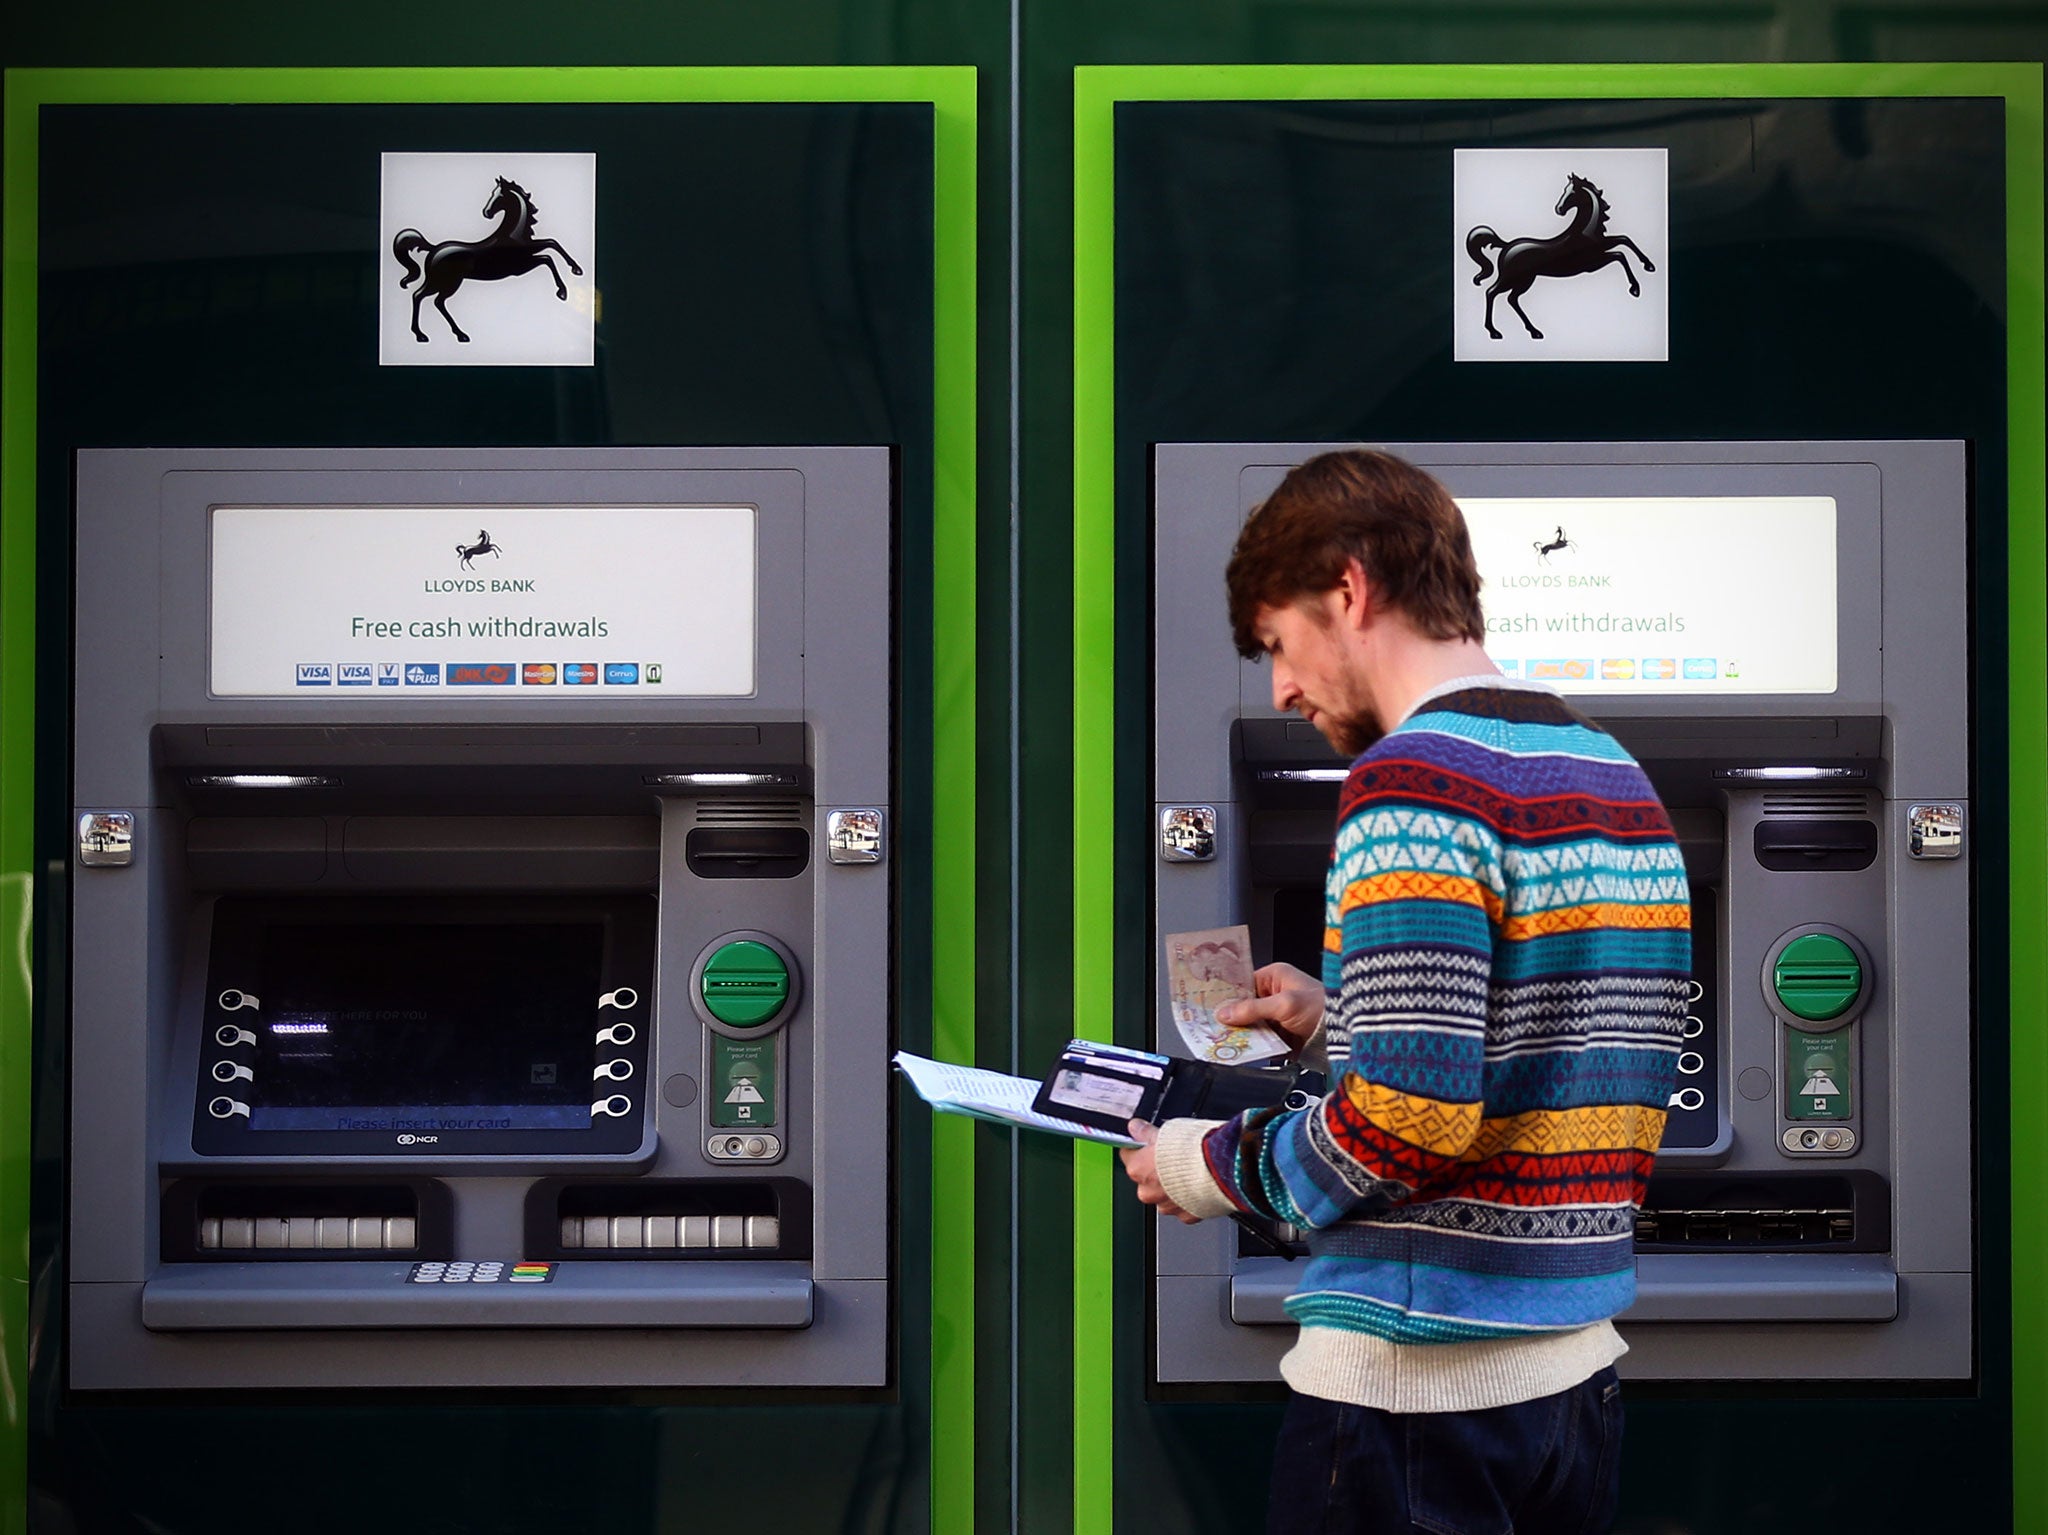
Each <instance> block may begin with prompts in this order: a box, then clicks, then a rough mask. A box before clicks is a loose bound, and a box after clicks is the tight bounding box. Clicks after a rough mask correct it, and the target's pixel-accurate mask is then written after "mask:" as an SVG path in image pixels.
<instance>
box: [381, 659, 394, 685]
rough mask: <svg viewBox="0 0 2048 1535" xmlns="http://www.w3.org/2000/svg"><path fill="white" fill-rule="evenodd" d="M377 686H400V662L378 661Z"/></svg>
mask: <svg viewBox="0 0 2048 1535" xmlns="http://www.w3.org/2000/svg"><path fill="white" fill-rule="evenodd" d="M377 686H378V687H380V688H395V687H397V686H398V663H397V662H396V661H379V662H378V663H377Z"/></svg>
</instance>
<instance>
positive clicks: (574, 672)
mask: <svg viewBox="0 0 2048 1535" xmlns="http://www.w3.org/2000/svg"><path fill="white" fill-rule="evenodd" d="M562 682H563V684H564V685H565V686H568V687H572V688H587V687H595V686H596V685H597V663H596V662H595V661H564V662H563V663H562Z"/></svg>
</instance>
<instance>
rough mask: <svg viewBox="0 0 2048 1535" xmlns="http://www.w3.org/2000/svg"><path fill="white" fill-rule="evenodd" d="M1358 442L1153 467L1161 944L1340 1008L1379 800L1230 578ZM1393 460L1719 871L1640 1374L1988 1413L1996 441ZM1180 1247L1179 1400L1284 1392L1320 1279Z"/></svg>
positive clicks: (1253, 448) (1229, 1232)
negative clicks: (1228, 568) (1216, 956)
mask: <svg viewBox="0 0 2048 1535" xmlns="http://www.w3.org/2000/svg"><path fill="white" fill-rule="evenodd" d="M1334 446H1345V445H1343V444H1327V445H1302V444H1281V445H1271V444H1168V445H1161V446H1159V447H1158V448H1156V450H1155V459H1154V465H1153V468H1154V487H1153V488H1154V498H1155V499H1154V513H1155V520H1156V521H1155V538H1154V540H1153V543H1154V550H1155V554H1154V559H1155V564H1154V570H1153V578H1154V583H1155V585H1154V593H1155V601H1154V624H1155V628H1154V637H1155V641H1156V644H1155V675H1156V689H1157V691H1156V695H1155V700H1154V715H1153V718H1154V741H1153V746H1154V752H1153V789H1154V797H1155V802H1156V803H1155V810H1156V813H1157V817H1158V827H1159V830H1160V833H1161V835H1160V840H1159V845H1158V852H1157V858H1156V861H1155V864H1154V879H1153V894H1154V900H1155V908H1154V909H1155V914H1156V931H1157V932H1160V933H1165V932H1177V931H1185V930H1191V929H1199V928H1212V927H1218V926H1223V925H1227V924H1232V923H1237V922H1245V923H1248V924H1249V926H1250V928H1251V932H1252V943H1253V950H1254V954H1255V957H1256V958H1257V959H1258V961H1259V962H1260V963H1264V962H1266V961H1268V960H1272V959H1283V960H1289V961H1291V962H1292V963H1294V964H1296V965H1299V966H1301V967H1302V968H1303V969H1305V970H1307V971H1309V972H1310V973H1311V974H1315V973H1318V972H1319V968H1320V966H1319V955H1320V944H1321V928H1322V909H1323V908H1322V901H1323V872H1324V868H1325V865H1326V861H1327V858H1328V853H1329V845H1330V836H1331V833H1332V830H1333V829H1334V825H1335V820H1336V802H1337V787H1338V785H1339V784H1340V783H1341V782H1342V780H1343V778H1344V774H1345V764H1344V763H1343V762H1342V761H1340V760H1339V759H1338V758H1337V757H1336V756H1335V755H1334V754H1333V753H1332V751H1331V749H1330V748H1329V747H1328V746H1327V745H1326V744H1325V743H1324V742H1323V740H1322V738H1321V737H1320V736H1318V735H1317V734H1316V733H1315V731H1314V730H1313V729H1312V728H1311V727H1310V726H1309V725H1307V724H1306V723H1304V722H1302V721H1299V720H1297V719H1294V718H1292V717H1283V716H1280V715H1277V714H1276V713H1275V712H1274V710H1273V708H1272V704H1271V684H1270V678H1269V676H1268V673H1267V671H1266V668H1265V667H1264V666H1263V665H1262V664H1259V663H1256V662H1245V661H1242V660H1240V658H1239V657H1238V656H1237V654H1236V653H1235V651H1234V650H1233V649H1232V646H1231V642H1230V635H1229V631H1228V626H1227V624H1226V622H1225V620H1224V616H1223V604H1222V591H1221V572H1222V570H1223V568H1224V565H1225V563H1226V561H1227V559H1228V557H1229V553H1230V549H1231V546H1232V543H1233V541H1234V539H1235V537H1236V533H1237V529H1238V527H1239V525H1240V524H1241V523H1242V522H1243V519H1244V517H1245V515H1246V514H1247V513H1248V512H1249V511H1250V510H1251V509H1252V508H1253V507H1254V506H1256V505H1257V504H1258V503H1259V501H1260V500H1262V499H1263V498H1264V497H1265V496H1266V495H1267V494H1268V493H1269V492H1270V491H1271V490H1272V489H1273V488H1274V487H1275V486H1276V485H1277V484H1278V483H1279V481H1280V479H1281V477H1282V475H1284V474H1285V472H1286V471H1287V469H1288V468H1290V467H1291V466H1293V465H1294V464H1297V463H1300V462H1301V461H1303V460H1304V459H1306V458H1309V457H1311V456H1313V455H1314V454H1316V453H1319V452H1322V451H1325V448H1326V447H1334ZM1385 446H1386V447H1388V448H1389V449H1390V450H1391V451H1393V452H1395V453H1398V454H1400V455H1401V456H1402V457H1404V458H1407V459H1410V460H1411V461H1413V462H1415V463H1418V464H1420V465H1422V466H1423V467H1425V468H1427V469H1428V470H1430V471H1431V472H1432V473H1433V474H1435V475H1436V476H1437V477H1438V478H1440V479H1441V480H1442V481H1443V482H1444V483H1445V484H1446V485H1447V486H1448V487H1449V488H1450V490H1451V492H1452V494H1453V495H1454V496H1455V497H1456V498H1457V499H1458V501H1459V503H1460V505H1461V506H1462V507H1463V508H1464V511H1465V513H1466V518H1467V523H1468V526H1469V527H1470V529H1471V532H1472V536H1473V544H1474V550H1475V553H1476V555H1477V557H1478V563H1479V568H1480V573H1481V576H1482V578H1483V580H1484V587H1483V591H1482V599H1483V602H1484V606H1485V611H1486V619H1487V629H1488V649H1489V652H1490V653H1491V654H1492V655H1493V656H1494V658H1495V659H1496V660H1497V661H1498V662H1499V663H1500V665H1501V667H1502V670H1503V671H1504V672H1506V673H1507V674H1508V675H1510V676H1522V677H1527V678H1534V679H1537V680H1542V681H1547V682H1550V683H1552V684H1553V685H1555V686H1556V687H1557V688H1558V689H1559V691H1560V692H1562V693H1563V694H1564V695H1565V696H1566V697H1567V698H1568V699H1569V700H1570V701H1571V702H1572V703H1573V704H1574V705H1576V706H1577V707H1578V708H1580V709H1581V710H1583V711H1585V712H1586V713H1587V714H1589V715H1591V716H1592V717H1594V718H1595V719H1597V720H1598V721H1600V722H1601V723H1602V724H1603V725H1605V726H1606V727H1607V728H1608V729H1610V730H1611V731H1613V733H1614V734H1615V735H1616V736H1617V738H1618V739H1620V741H1621V742H1622V743H1623V744H1624V745H1625V746H1627V747H1628V748H1629V750H1630V751H1631V752H1633V753H1634V754H1635V755H1636V757H1637V758H1638V759H1639V760H1640V761H1641V762H1642V763H1643V764H1644V766H1645V767H1646V768H1647V769H1648V771H1649V773H1650V776H1651V778H1652V779H1653V781H1654V782H1655V784H1656V786H1657V788H1658V792H1659V793H1660V795H1661V796H1662V797H1663V799H1664V801H1665V804H1666V806H1667V807H1668V808H1669V810H1670V812H1671V817H1672V821H1673V824H1674V826H1675V828H1676V830H1677V832H1678V836H1679V840H1680V843H1681V846H1682V848H1683V850H1684V855H1685V861H1686V868H1687V873H1688V876H1689V880H1690V884H1691V887H1692V903H1693V967H1694V968H1693V979H1692V1005H1691V1008H1690V1011H1689V1014H1688V1016H1687V1018H1686V1021H1685V1034H1686V1042H1685V1043H1686V1047H1685V1051H1684V1053H1683V1054H1682V1055H1681V1057H1680V1058H1679V1062H1678V1068H1679V1079H1678V1080H1679V1087H1678V1089H1677V1091H1676V1092H1675V1093H1674V1095H1673V1097H1672V1100H1671V1105H1670V1109H1669V1115H1670V1117H1669V1120H1668V1122H1667V1127H1666V1132H1665V1139H1664V1146H1663V1150H1662V1152H1661V1154H1660V1155H1659V1157H1658V1159H1657V1166H1656V1174H1655V1176H1654V1178H1653V1180H1652V1183H1651V1188H1650V1192H1649V1198H1648V1201H1647V1204H1646V1206H1645V1208H1644V1210H1643V1212H1642V1215H1641V1218H1640V1220H1639V1222H1638V1225H1637V1233H1636V1249H1637V1300H1636V1303H1635V1305H1634V1307H1633V1308H1632V1309H1631V1310H1630V1311H1628V1312H1627V1313H1625V1314H1624V1316H1623V1317H1622V1318H1621V1319H1620V1320H1621V1326H1622V1330H1623V1332H1624V1334H1625V1335H1626V1337H1627V1339H1628V1342H1629V1344H1630V1350H1631V1351H1630V1353H1629V1355H1628V1356H1627V1358H1626V1359H1625V1360H1624V1361H1623V1362H1622V1366H1621V1367H1622V1369H1623V1370H1624V1372H1625V1373H1627V1374H1629V1375H1631V1376H1633V1377H1635V1378H1637V1379H1663V1380H1749V1381H1757V1380H1769V1379H1797V1380H1831V1379H1832V1380H1852V1379H1862V1380H1872V1379H1882V1380H1893V1381H1918V1382H1927V1383H1935V1382H1941V1381H1951V1382H1953V1381H1958V1380H1967V1379H1968V1378H1969V1377H1970V1376H1971V1375H1972V1373H1973V1368H1974V1365H1973V1353H1972V1307H1973V1269H1972V1252H1973V1248H1972V1241H1971V1223H1972V1219H1973V1208H1974V1186H1973V1181H1972V1177H1973V1175H1972V1161H1971V1150H1972V1116H1971V1060H1972V1051H1973V1040H1974V1026H1973V1011H1974V991H1973V987H1972V970H1971V963H1972V960H1971V951H1972V928H1971V895H1972V890H1971V874H1970V848H1969V840H1968V839H1969V831H1970V826H1969V803H1970V772H1971V726H1972V719H1971V713H1970V703H1969V700H1970V671H1969V653H1968V651H1969V632H1970V631H1969V602H1968V587H1967V565H1966V560H1967V545H1968V494H1967V486H1968V466H1967V460H1966V453H1965V447H1964V445H1963V444H1961V443H1957V442H1746V443H1490V444H1471V443H1459V444H1386V445H1385ZM1190 828H1193V829H1194V833H1193V834H1191V831H1190ZM1155 990H1156V993H1157V1000H1158V1006H1157V1009H1156V1020H1157V1021H1156V1028H1157V1035H1158V1039H1159V1048H1161V1049H1163V1050H1174V1051H1178V1050H1179V1049H1180V1047H1179V1044H1178V1041H1177V1039H1176V1035H1175V1030H1174V1029H1173V1027H1172V1024H1171V1021H1170V1019H1169V1017H1168V1014H1167V1011H1166V1007H1165V1002H1164V998H1165V978H1164V975H1163V973H1162V974H1161V975H1160V976H1159V979H1158V982H1157V984H1156V987H1155ZM1156 1227H1157V1231H1156V1239H1157V1240H1156V1249H1155V1262H1156V1285H1155V1292H1154V1297H1155V1307H1154V1324H1155V1326H1154V1336H1153V1363H1154V1368H1155V1375H1154V1379H1155V1380H1156V1381H1157V1382H1158V1383H1159V1384H1160V1385H1162V1386H1165V1387H1169V1388H1170V1387H1174V1386H1180V1385H1202V1384H1213V1383H1221V1382H1238V1381H1269V1382H1270V1381H1273V1380H1275V1379H1277V1378H1278V1377H1277V1361H1278V1359H1279V1357H1280V1355H1281V1354H1282V1353H1283V1352H1285V1350H1286V1349H1287V1347H1288V1346H1289V1345H1290V1344H1291V1342H1292V1340H1293V1336H1294V1328H1293V1325H1292V1323H1291V1322H1290V1321H1289V1319H1288V1318H1287V1316H1286V1315H1285V1313H1284V1311H1283V1310H1282V1302H1283V1301H1284V1300H1285V1298H1286V1297H1287V1295H1288V1294H1289V1292H1290V1289H1291V1287H1292V1282H1293V1278H1294V1275H1295V1273H1297V1272H1298V1271H1299V1265H1298V1264H1294V1263H1292V1262H1290V1261H1289V1260H1288V1259H1287V1258H1284V1257H1281V1256H1278V1255H1276V1254H1275V1252H1274V1251H1273V1249H1272V1248H1270V1247H1267V1246H1262V1245H1261V1244H1259V1243H1258V1242H1257V1241H1255V1240H1254V1239H1253V1238H1251V1237H1249V1236H1247V1235H1246V1234H1245V1233H1244V1232H1242V1231H1241V1230H1240V1229H1239V1228H1238V1227H1237V1226H1234V1225H1232V1224H1231V1223H1229V1222H1224V1221H1210V1222H1205V1223H1203V1224H1201V1225H1199V1226H1181V1225H1179V1224H1177V1223H1175V1222H1171V1221H1159V1222H1157V1223H1156ZM1277 1236H1278V1237H1279V1238H1280V1239H1281V1243H1282V1246H1283V1247H1284V1246H1285V1245H1286V1244H1287V1242H1288V1241H1289V1240H1290V1239H1291V1238H1292V1237H1294V1236H1295V1234H1294V1233H1291V1232H1288V1231H1285V1230H1282V1231H1280V1232H1278V1233H1277Z"/></svg>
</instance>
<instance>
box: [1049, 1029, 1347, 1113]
mask: <svg viewBox="0 0 2048 1535" xmlns="http://www.w3.org/2000/svg"><path fill="white" fill-rule="evenodd" d="M1323 1087H1324V1083H1323V1074H1322V1073H1321V1072H1319V1071H1307V1070H1304V1069H1303V1068H1302V1067H1300V1066H1297V1065H1292V1064H1283V1065H1279V1066H1212V1065H1210V1064H1209V1063H1208V1062H1206V1061H1189V1060H1182V1059H1180V1058H1178V1057H1176V1056H1170V1055H1155V1054H1153V1053H1152V1052H1151V1051H1149V1050H1132V1049H1129V1048H1127V1047H1126V1046H1123V1045H1104V1044H1097V1043H1095V1042H1093V1041H1092V1040H1086V1039H1076V1040H1071V1041H1069V1042H1068V1044H1067V1047H1066V1049H1064V1050H1062V1051H1061V1052H1060V1058H1059V1059H1058V1060H1057V1061H1055V1062H1054V1063H1053V1068H1052V1070H1051V1071H1049V1072H1047V1073H1046V1076H1045V1081H1044V1082H1043V1083H1041V1084H1040V1086H1039V1089H1038V1096H1037V1097H1036V1098H1035V1099H1034V1100H1033V1101H1032V1104H1031V1106H1032V1108H1034V1109H1036V1110H1037V1111H1038V1112H1039V1113H1041V1114H1049V1115H1051V1116H1052V1117H1053V1118H1055V1119H1071V1120H1073V1121H1074V1122H1075V1123H1076V1124H1083V1125H1088V1126H1090V1127H1091V1128H1093V1129H1097V1130H1109V1131H1112V1132H1114V1133H1116V1134H1118V1135H1121V1134H1123V1133H1124V1130H1125V1128H1126V1127H1127V1126H1128V1125H1129V1123H1130V1122H1131V1121H1132V1120H1134V1119H1142V1120H1145V1121H1146V1122H1148V1123H1150V1124H1155V1125H1156V1124H1161V1123H1164V1122H1165V1121H1166V1120H1169V1119H1229V1118H1230V1117H1232V1116H1233V1115H1236V1114H1242V1113H1244V1112H1245V1111H1246V1110H1247V1109H1265V1108H1272V1107H1274V1106H1276V1105H1285V1106H1286V1107H1289V1108H1306V1107H1307V1106H1308V1105H1309V1104H1310V1103H1312V1102H1314V1101H1315V1100H1316V1099H1317V1098H1320V1097H1321V1096H1322V1094H1323Z"/></svg>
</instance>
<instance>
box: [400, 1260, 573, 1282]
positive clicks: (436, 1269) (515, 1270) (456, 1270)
mask: <svg viewBox="0 0 2048 1535" xmlns="http://www.w3.org/2000/svg"><path fill="white" fill-rule="evenodd" d="M554 1277H555V1266H554V1264H552V1263H539V1262H521V1263H504V1262H502V1261H499V1260H496V1259H492V1260H489V1261H485V1262H477V1263H472V1262H467V1261H449V1262H445V1263H415V1264H414V1265H413V1266H412V1268H411V1270H410V1271H409V1272H407V1274H406V1276H405V1282H406V1283H407V1284H551V1283H553V1282H554Z"/></svg>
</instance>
